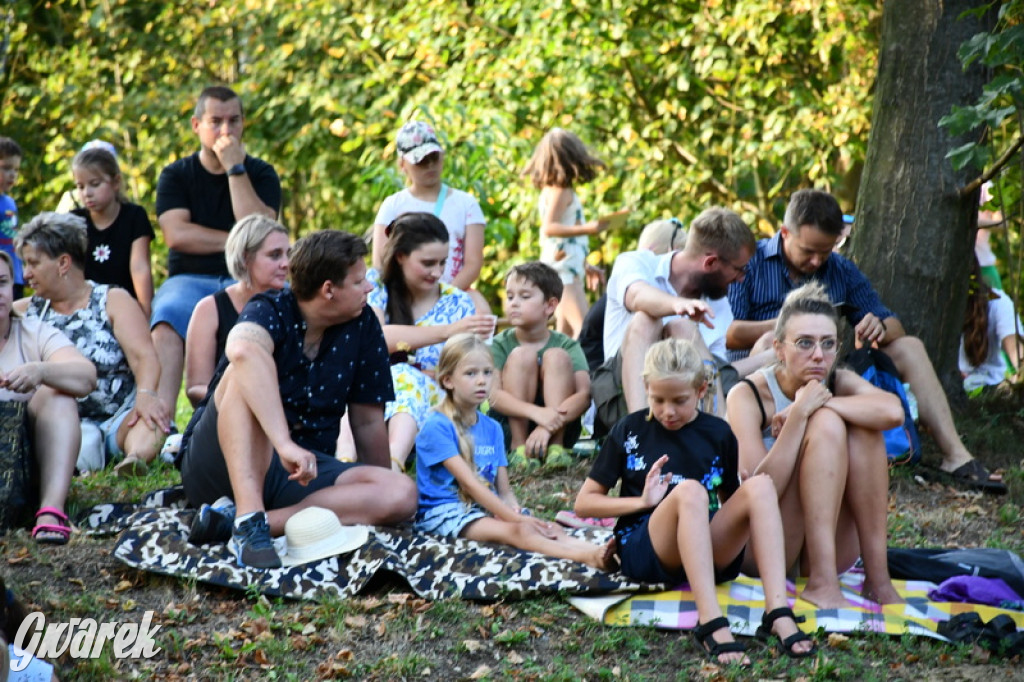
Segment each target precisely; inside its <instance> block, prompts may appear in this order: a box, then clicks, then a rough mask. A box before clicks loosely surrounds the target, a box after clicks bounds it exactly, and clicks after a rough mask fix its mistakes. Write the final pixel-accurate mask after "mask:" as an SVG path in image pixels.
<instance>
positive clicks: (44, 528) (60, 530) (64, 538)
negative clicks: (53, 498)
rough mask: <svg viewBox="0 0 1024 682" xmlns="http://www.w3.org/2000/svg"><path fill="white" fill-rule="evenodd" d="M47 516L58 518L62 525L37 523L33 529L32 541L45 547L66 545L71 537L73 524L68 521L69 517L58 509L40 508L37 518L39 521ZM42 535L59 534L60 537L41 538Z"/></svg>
mask: <svg viewBox="0 0 1024 682" xmlns="http://www.w3.org/2000/svg"><path fill="white" fill-rule="evenodd" d="M46 514H50V515H51V516H56V517H57V519H58V520H60V525H57V524H55V523H37V524H36V525H35V527H33V528H32V539H33V540H35V541H36V542H37V543H39V544H43V545H66V544H67V543H68V539H69V538H70V537H71V523H70V521H69V520H68V515H67V514H65V513H64V512H63V511H61V510H60V509H57V508H56V507H40V508H39V511H37V512H36V518H37V519H38V518H39V517H40V516H44V515H46ZM40 533H57V534H58V535H59V536H60V537H55V536H44V537H39V534H40Z"/></svg>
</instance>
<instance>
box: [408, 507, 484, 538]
mask: <svg viewBox="0 0 1024 682" xmlns="http://www.w3.org/2000/svg"><path fill="white" fill-rule="evenodd" d="M485 516H488V513H487V512H486V511H484V508H483V507H481V506H480V505H478V504H467V503H466V502H449V503H447V504H439V505H437V506H436V507H430V508H429V509H427V510H425V511H423V512H416V524H415V527H416V530H417V532H420V533H434V534H435V535H441V536H444V537H446V538H457V537H459V536H460V535H461V534H462V529H463V528H465V527H466V526H468V525H469V524H471V523H473V522H474V521H476V520H477V519H482V518H484V517H485Z"/></svg>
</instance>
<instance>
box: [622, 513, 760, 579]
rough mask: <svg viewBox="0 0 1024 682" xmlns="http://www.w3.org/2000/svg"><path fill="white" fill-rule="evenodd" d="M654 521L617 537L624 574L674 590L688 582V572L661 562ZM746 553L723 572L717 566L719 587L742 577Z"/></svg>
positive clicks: (645, 520) (642, 524) (644, 522)
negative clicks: (653, 538) (653, 535)
mask: <svg viewBox="0 0 1024 682" xmlns="http://www.w3.org/2000/svg"><path fill="white" fill-rule="evenodd" d="M650 522H651V517H650V515H649V514H648V516H647V518H646V519H644V520H643V523H641V524H640V525H639V526H637V527H635V529H634V530H633V531H632V532H631V533H629V534H628V535H625V536H620V537H618V538H617V539H618V541H619V561H620V562H621V564H622V574H623V575H625V576H628V577H630V578H632V579H633V580H638V581H640V582H644V583H665V584H666V585H670V586H672V587H675V586H676V585H679V584H680V583H685V582H686V571H684V570H683V567H682V566H680V567H679V568H676V569H671V570H670V569H668V568H666V567H665V565H664V564H662V563H661V559H659V558H658V555H657V554H656V553H655V551H654V545H653V544H652V543H651V533H650V529H649V528H648V526H649V525H650ZM743 554H744V551H743V550H740V553H739V555H738V556H737V557H736V558H735V559H733V560H732V561H731V562H730V563H729V565H728V566H725V567H723V568H722V569H719V568H718V567H717V566H716V567H715V583H716V584H718V583H724V582H728V581H730V580H732V579H734V578H735V577H736V576H738V575H739V574H740V567H741V566H742V564H743Z"/></svg>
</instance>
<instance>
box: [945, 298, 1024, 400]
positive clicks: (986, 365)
mask: <svg viewBox="0 0 1024 682" xmlns="http://www.w3.org/2000/svg"><path fill="white" fill-rule="evenodd" d="M992 291H993V292H994V293H996V294H998V295H999V297H998V298H994V299H992V300H991V301H989V302H988V357H987V358H985V362H983V363H981V364H980V365H979V366H977V367H972V366H971V363H970V361H969V360H968V359H967V356H966V355H965V354H964V339H963V337H962V336H961V337H960V372H961V373H962V374H963V375H964V389H965V390H967V391H970V390H973V389H975V388H979V387H981V386H995V385H996V384H998V383H1000V382H1001V381H1002V380H1003V379H1004V378H1006V361H1005V360H1004V359H1003V339H1005V338H1006V337H1008V336H1013V335H1014V334H1016V333H1017V330H1018V329H1021V330H1022V331H1024V327H1021V326H1020V318H1019V317H1017V315H1016V313H1015V312H1014V310H1013V301H1012V300H1011V299H1010V297H1009V296H1007V295H1006V294H1005V293H1004V292H1002V291H1000V290H998V289H993V290H992ZM1014 325H1016V326H1014Z"/></svg>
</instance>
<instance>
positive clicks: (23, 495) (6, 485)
mask: <svg viewBox="0 0 1024 682" xmlns="http://www.w3.org/2000/svg"><path fill="white" fill-rule="evenodd" d="M26 405H27V403H24V402H21V401H13V400H12V401H4V402H0V535H2V534H3V533H4V532H5V531H6V530H7V529H9V528H15V527H18V526H21V525H22V524H24V523H25V522H26V521H28V519H30V518H31V516H32V510H33V509H34V508H35V497H36V495H35V491H36V486H35V485H34V481H35V475H34V472H33V460H32V458H31V456H30V453H29V446H28V419H27V412H26V409H25V408H26Z"/></svg>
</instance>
